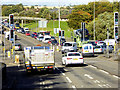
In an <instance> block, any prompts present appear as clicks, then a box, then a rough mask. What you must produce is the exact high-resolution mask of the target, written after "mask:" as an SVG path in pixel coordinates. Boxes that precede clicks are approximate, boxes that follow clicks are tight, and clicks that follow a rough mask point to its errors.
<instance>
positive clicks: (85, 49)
mask: <svg viewBox="0 0 120 90" xmlns="http://www.w3.org/2000/svg"><path fill="white" fill-rule="evenodd" d="M82 54H83V56H94V48H93V45H92V44H84V45H83V46H82Z"/></svg>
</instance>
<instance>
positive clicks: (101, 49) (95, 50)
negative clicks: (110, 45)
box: [94, 46, 104, 54]
mask: <svg viewBox="0 0 120 90" xmlns="http://www.w3.org/2000/svg"><path fill="white" fill-rule="evenodd" d="M94 53H95V54H97V53H104V50H103V47H102V46H95V47H94Z"/></svg>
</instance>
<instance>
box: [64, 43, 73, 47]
mask: <svg viewBox="0 0 120 90" xmlns="http://www.w3.org/2000/svg"><path fill="white" fill-rule="evenodd" d="M64 46H72V44H71V43H65V44H64Z"/></svg>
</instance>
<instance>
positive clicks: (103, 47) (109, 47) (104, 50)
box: [101, 45, 114, 53]
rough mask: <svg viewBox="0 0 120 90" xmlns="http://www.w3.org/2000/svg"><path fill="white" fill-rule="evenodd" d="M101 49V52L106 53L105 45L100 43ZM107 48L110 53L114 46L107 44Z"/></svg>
mask: <svg viewBox="0 0 120 90" xmlns="http://www.w3.org/2000/svg"><path fill="white" fill-rule="evenodd" d="M101 47H102V49H103V53H107V45H101ZM108 49H109V53H112V52H113V50H114V47H113V46H112V45H109V46H108Z"/></svg>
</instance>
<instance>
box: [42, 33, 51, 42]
mask: <svg viewBox="0 0 120 90" xmlns="http://www.w3.org/2000/svg"><path fill="white" fill-rule="evenodd" d="M50 39H51V36H49V35H45V36H44V38H43V40H42V42H44V43H48V42H49V41H50Z"/></svg>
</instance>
